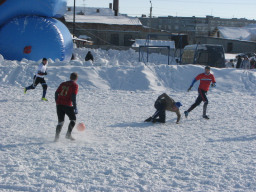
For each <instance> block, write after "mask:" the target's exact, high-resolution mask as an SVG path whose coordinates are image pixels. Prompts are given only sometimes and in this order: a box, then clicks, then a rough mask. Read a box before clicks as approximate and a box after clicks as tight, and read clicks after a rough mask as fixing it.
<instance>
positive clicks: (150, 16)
mask: <svg viewBox="0 0 256 192" xmlns="http://www.w3.org/2000/svg"><path fill="white" fill-rule="evenodd" d="M149 2H150V4H151V6H150V14H149V18H150V19H149V20H150V26H149V27H150V33H151V28H152V9H153V7H152V2H151V0H150V1H149Z"/></svg>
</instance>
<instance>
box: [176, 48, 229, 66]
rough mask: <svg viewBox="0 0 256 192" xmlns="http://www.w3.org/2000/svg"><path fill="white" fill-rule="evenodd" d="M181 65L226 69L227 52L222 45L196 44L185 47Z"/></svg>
mask: <svg viewBox="0 0 256 192" xmlns="http://www.w3.org/2000/svg"><path fill="white" fill-rule="evenodd" d="M181 64H198V65H208V66H211V67H219V68H223V67H225V52H224V48H223V46H222V45H213V44H194V45H187V46H185V47H184V51H183V54H182V61H181Z"/></svg>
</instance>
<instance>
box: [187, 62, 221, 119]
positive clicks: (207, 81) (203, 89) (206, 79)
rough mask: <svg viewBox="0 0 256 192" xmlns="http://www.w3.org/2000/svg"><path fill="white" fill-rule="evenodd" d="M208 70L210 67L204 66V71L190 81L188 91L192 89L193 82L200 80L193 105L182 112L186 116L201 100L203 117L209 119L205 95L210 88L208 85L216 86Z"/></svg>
mask: <svg viewBox="0 0 256 192" xmlns="http://www.w3.org/2000/svg"><path fill="white" fill-rule="evenodd" d="M210 71H211V68H210V67H209V66H206V67H205V72H204V73H201V74H199V75H197V76H196V78H195V79H194V80H193V81H192V84H191V85H190V87H189V88H188V92H189V91H190V90H191V89H192V87H193V85H194V84H195V82H197V81H198V80H200V84H199V87H198V97H197V99H196V101H195V103H194V104H193V105H191V107H190V108H189V109H188V110H187V111H185V112H184V114H185V117H186V118H187V117H188V114H189V113H190V112H191V111H192V110H193V109H195V108H196V107H197V106H198V105H200V103H201V102H202V101H203V102H204V106H203V118H205V119H209V117H208V116H207V115H206V110H207V105H208V99H207V97H206V94H207V91H208V90H209V88H210V85H211V86H212V87H215V86H216V81H215V77H214V75H213V74H211V73H210Z"/></svg>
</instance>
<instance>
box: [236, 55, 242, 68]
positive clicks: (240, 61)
mask: <svg viewBox="0 0 256 192" xmlns="http://www.w3.org/2000/svg"><path fill="white" fill-rule="evenodd" d="M241 63H242V57H241V55H238V56H237V62H236V68H237V69H240V65H241Z"/></svg>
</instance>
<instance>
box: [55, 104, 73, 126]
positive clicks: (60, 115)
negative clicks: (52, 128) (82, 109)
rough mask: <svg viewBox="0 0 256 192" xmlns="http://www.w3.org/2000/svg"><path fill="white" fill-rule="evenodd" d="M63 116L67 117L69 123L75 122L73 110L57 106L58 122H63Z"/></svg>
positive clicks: (68, 107)
mask: <svg viewBox="0 0 256 192" xmlns="http://www.w3.org/2000/svg"><path fill="white" fill-rule="evenodd" d="M65 115H67V116H68V117H69V120H70V121H76V114H75V112H74V108H73V107H70V106H65V105H57V116H58V122H59V123H60V122H63V121H64V120H65Z"/></svg>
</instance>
